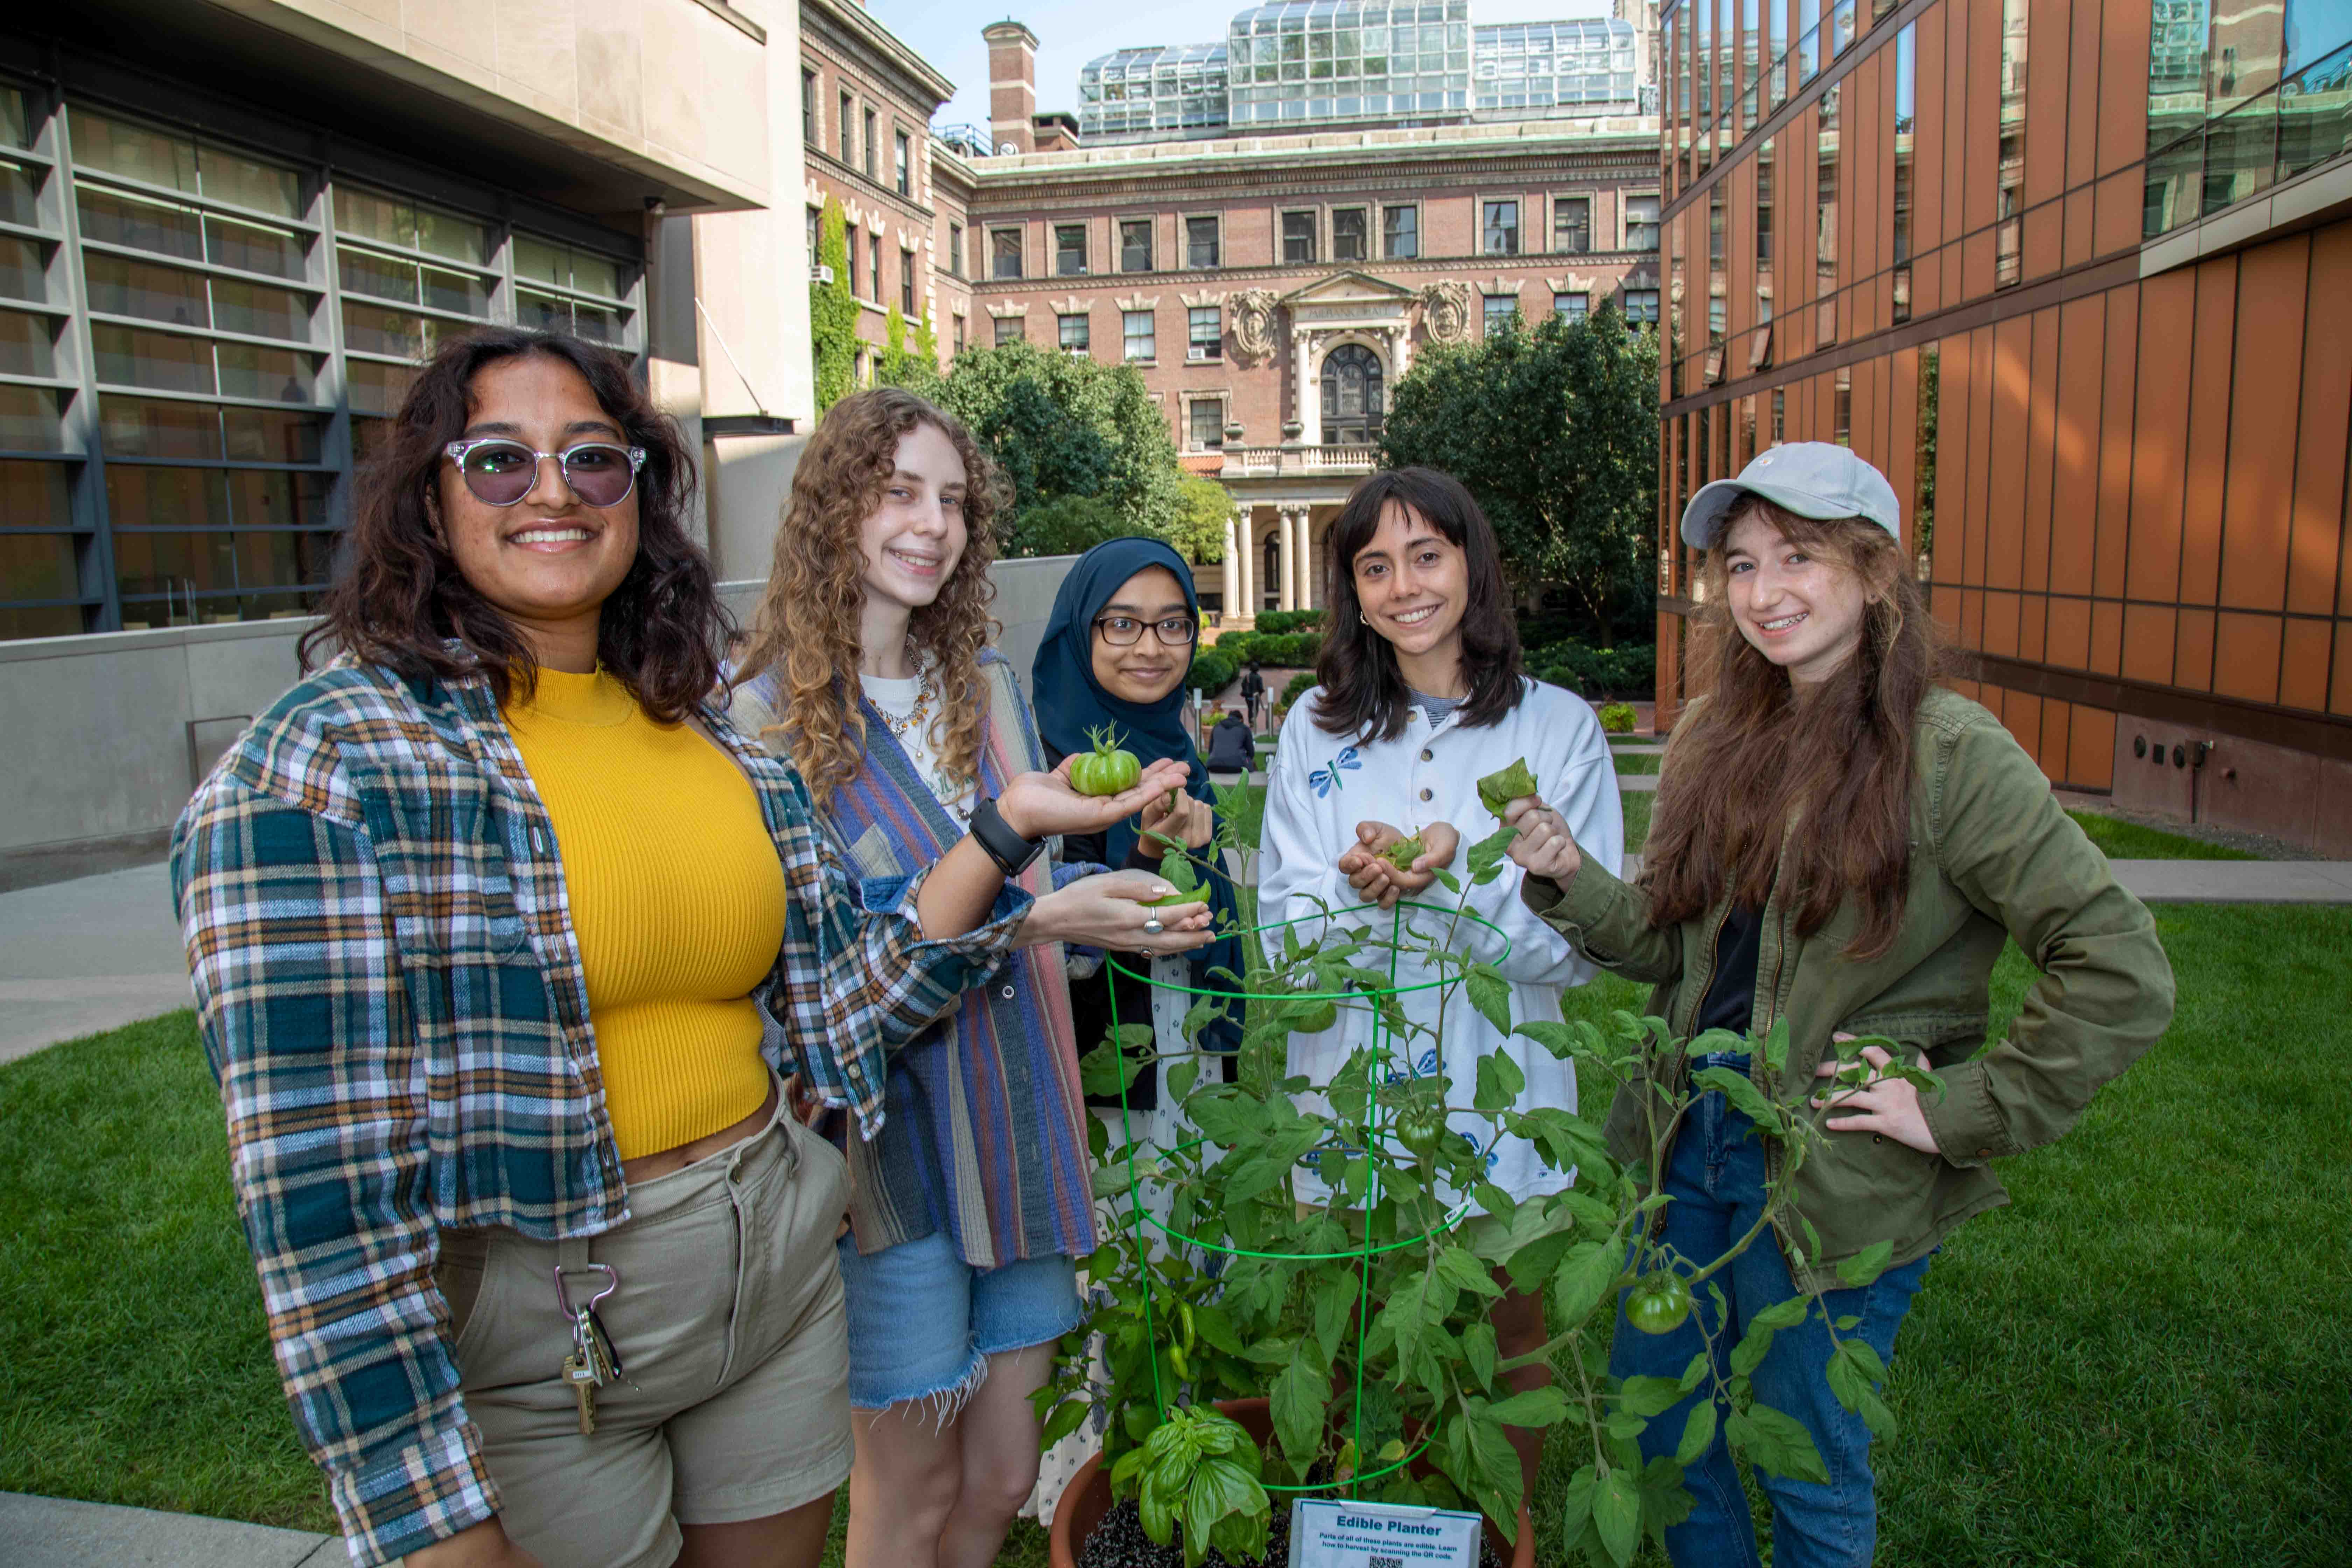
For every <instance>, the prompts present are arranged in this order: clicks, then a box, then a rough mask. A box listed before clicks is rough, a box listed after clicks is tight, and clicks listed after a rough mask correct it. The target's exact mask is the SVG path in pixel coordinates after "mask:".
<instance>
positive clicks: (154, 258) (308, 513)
mask: <svg viewBox="0 0 2352 1568" xmlns="http://www.w3.org/2000/svg"><path fill="white" fill-rule="evenodd" d="M625 243H626V242H625V241H616V250H615V252H613V253H606V252H601V251H597V250H593V249H590V248H587V247H582V246H580V245H578V244H575V243H570V242H567V241H566V240H564V239H562V238H560V237H555V236H552V235H540V234H532V233H530V232H527V231H525V230H521V229H518V228H514V227H510V226H508V225H506V224H504V223H502V222H500V221H499V220H498V219H496V218H495V217H493V216H488V214H472V215H468V214H463V213H458V212H454V211H449V210H445V209H442V208H438V207H436V206H433V205H426V204H424V203H420V202H417V201H415V200H413V199H411V198H409V197H407V196H405V195H401V194H399V193H397V192H394V191H390V190H384V189H379V188H375V187H373V186H368V185H362V184H355V183H350V182H346V181H343V180H341V179H339V178H331V177H330V175H329V174H328V172H327V170H326V169H325V168H324V167H322V166H320V165H315V164H305V163H291V162H288V161H285V160H282V159H276V158H270V157H266V156H261V155H258V154H257V153H248V152H247V151H245V150H244V149H242V148H239V147H236V146H232V145H229V144H227V143H226V142H221V141H216V140H215V139H213V138H210V137H205V136H199V135H197V134H195V133H194V132H192V131H189V130H185V129H182V128H179V127H176V126H173V125H170V124H167V123H163V122H160V121H148V120H145V119H142V118H140V117H136V116H132V115H127V114H122V113H120V112H117V111H115V110H111V109H101V108H99V107H96V106H92V105H88V104H81V103H74V104H69V105H66V106H62V107H60V106H58V105H56V104H54V103H51V102H48V101H47V100H44V99H43V98H42V97H40V96H39V95H38V92H37V89H31V88H28V87H17V86H13V85H10V84H7V83H5V82H0V495H5V510H0V637H48V636H68V635H73V634H78V633H81V632H88V631H102V630H111V629H116V628H118V627H119V628H124V629H137V628H141V627H145V626H171V625H189V624H195V623H200V622H210V621H231V620H253V619H262V618H267V617H271V616H296V615H300V614H303V613H304V612H305V611H306V610H307V609H309V608H310V606H311V605H313V604H314V603H315V601H316V598H317V596H318V595H319V593H320V591H321V590H323V589H324V588H325V586H326V585H327V584H328V582H329V581H330V579H331V575H332V568H333V556H334V550H335V542H336V539H337V536H338V533H339V531H340V530H341V526H342V525H343V522H344V521H345V515H346V513H347V511H348V508H349V500H350V498H349V490H350V484H351V477H352V469H353V466H354V462H355V459H359V458H365V457H366V456H367V455H368V453H369V452H370V451H371V450H372V449H373V447H374V446H375V445H376V443H377V439H378V435H379V433H380V431H381V430H382V428H383V424H384V421H385V419H386V418H387V417H388V416H390V415H391V413H392V412H393V411H394V408H395V407H396V406H397V405H398V402H399V399H400V397H401V396H402V395H403V394H404V392H405V390H406V387H407V383H408V379H409V377H410V376H411V375H412V374H413V365H414V362H415V360H416V359H417V358H418V357H420V356H422V355H425V354H428V353H432V352H433V351H434V349H435V348H436V346H437V345H438V344H439V343H440V342H441V341H442V340H443V339H444V338H445V337H446V336H448V335H449V334H451V333H453V332H458V331H464V330H466V329H467V328H468V327H471V326H474V325H477V324H479V323H482V322H486V321H520V322H522V323H524V324H526V325H530V326H539V327H549V328H552V329H555V330H559V331H572V332H576V333H578V334H579V335H581V336H583V337H586V338H592V339H593V340H595V341H598V342H605V343H608V344H611V345H613V346H615V347H617V348H620V349H621V350H622V351H623V352H625V353H635V350H636V348H637V346H638V344H639V343H640V342H641V341H642V338H641V332H640V326H639V323H638V321H637V319H636V318H637V311H638V309H639V301H640V293H639V289H640V285H639V282H638V276H637V275H638V262H637V260H636V258H634V257H631V256H627V255H624V254H619V253H618V251H617V246H618V245H625Z"/></svg>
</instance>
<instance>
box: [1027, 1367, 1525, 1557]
mask: <svg viewBox="0 0 2352 1568" xmlns="http://www.w3.org/2000/svg"><path fill="white" fill-rule="evenodd" d="M1217 1410H1218V1412H1219V1413H1220V1414H1222V1415H1230V1416H1232V1417H1233V1418H1234V1420H1236V1421H1238V1422H1240V1423H1241V1424H1242V1425H1243V1426H1244V1427H1246V1428H1247V1429H1248V1431H1249V1435H1250V1436H1252V1437H1254V1438H1255V1439H1256V1440H1257V1442H1258V1444H1259V1446H1260V1447H1264V1446H1265V1444H1266V1443H1268V1442H1269V1441H1271V1440H1272V1439H1273V1436H1274V1416H1273V1414H1272V1413H1271V1411H1269V1409H1268V1408H1267V1403H1266V1401H1265V1400H1263V1399H1221V1400H1219V1401H1217ZM1285 1498H1286V1494H1283V1493H1276V1500H1275V1505H1274V1506H1275V1507H1276V1508H1287V1507H1288V1506H1289V1504H1288V1502H1287V1501H1286V1500H1285ZM1110 1504H1111V1496H1110V1473H1109V1471H1108V1468H1106V1467H1105V1466H1104V1464H1103V1457H1102V1456H1101V1455H1100V1454H1097V1455H1096V1456H1095V1457H1094V1458H1091V1459H1088V1460H1087V1462H1086V1463H1085V1464H1084V1465H1082V1466H1080V1467H1079V1468H1078V1473H1077V1474H1076V1475H1075V1476H1072V1477H1071V1478H1070V1484H1069V1486H1068V1487H1067V1488H1066V1489H1065V1490H1064V1491H1063V1493H1062V1500H1061V1502H1060V1504H1059V1505H1058V1506H1056V1507H1055V1510H1054V1530H1053V1534H1052V1537H1051V1540H1050V1546H1051V1549H1052V1559H1051V1561H1052V1563H1053V1568H1078V1553H1079V1552H1081V1551H1083V1550H1084V1549H1085V1547H1086V1544H1087V1537H1088V1536H1090V1535H1092V1534H1094V1532H1095V1526H1097V1525H1098V1524H1100V1523H1101V1522H1102V1521H1103V1515H1105V1514H1107V1513H1108V1512H1109V1511H1110ZM1514 1533H1515V1532H1513V1531H1506V1530H1504V1529H1503V1528H1502V1527H1501V1526H1500V1525H1498V1524H1496V1522H1495V1521H1493V1520H1491V1519H1490V1520H1488V1521H1486V1537H1487V1539H1488V1540H1490V1541H1493V1542H1496V1545H1497V1550H1498V1552H1499V1554H1500V1555H1502V1556H1503V1558H1504V1561H1506V1562H1507V1563H1509V1564H1510V1565H1511V1568H1535V1562H1536V1532H1535V1531H1534V1530H1533V1529H1532V1528H1531V1521H1529V1519H1528V1510H1526V1509H1525V1508H1521V1509H1520V1510H1519V1528H1518V1530H1517V1531H1516V1534H1517V1540H1516V1541H1515V1542H1512V1548H1511V1550H1510V1551H1508V1552H1500V1544H1501V1542H1504V1541H1507V1540H1509V1539H1510V1538H1511V1536H1512V1535H1513V1534H1514Z"/></svg>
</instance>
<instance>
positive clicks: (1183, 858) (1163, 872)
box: [1160, 849, 1201, 893]
mask: <svg viewBox="0 0 2352 1568" xmlns="http://www.w3.org/2000/svg"><path fill="white" fill-rule="evenodd" d="M1160 880H1161V881H1163V882H1165V883H1167V884H1168V885H1169V886H1170V887H1171V888H1173V889H1176V890H1177V891H1178V892H1180V893H1189V892H1192V890H1193V889H1196V888H1198V887H1199V886H1200V885H1201V879H1200V875H1199V873H1197V872H1195V871H1194V870H1193V869H1192V857H1191V856H1190V855H1188V854H1186V853H1185V852H1184V851H1183V850H1181V849H1171V850H1170V851H1168V853H1167V854H1165V855H1162V856H1161V857H1160Z"/></svg>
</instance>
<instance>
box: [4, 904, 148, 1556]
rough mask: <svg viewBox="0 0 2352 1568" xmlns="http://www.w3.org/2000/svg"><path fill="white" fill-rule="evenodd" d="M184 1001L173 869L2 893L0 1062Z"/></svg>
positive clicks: (115, 1025)
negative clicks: (175, 914) (173, 895)
mask: <svg viewBox="0 0 2352 1568" xmlns="http://www.w3.org/2000/svg"><path fill="white" fill-rule="evenodd" d="M190 1000H191V998H190V995H189V992H188V962H187V958H186V954H185V952H184V949H183V948H182V946H181V943H180V928H179V922H178V921H177V920H176V919H175V918H174V917H173V913H172V878H171V872H170V869H169V868H167V867H163V866H160V865H158V866H139V867H134V868H131V870H128V871H110V872H108V873H107V874H106V875H104V876H102V877H84V878H82V879H79V880H78V881H72V882H52V883H50V884H49V885H48V886H47V887H43V888H24V889H18V890H17V891H15V892H9V893H0V1062H5V1061H13V1060H15V1059H16V1058H18V1057H21V1056H24V1055H25V1054H26V1053H27V1052H30V1051H37V1050H38V1049H40V1048H41V1047H43V1046H46V1045H49V1044H52V1043H54V1042H55V1041H58V1040H70V1039H74V1038H77V1037H79V1036H82V1035H93V1034H96V1033H98V1032H99V1031H100V1030H101V1029H116V1028H120V1027H121V1026H123V1025H125V1024H131V1023H136V1022H137V1021H138V1020H139V1019H142V1018H152V1017H153V1016H156V1015H157V1014H159V1013H169V1012H171V1011H173V1009H174V1008H178V1007H185V1006H187V1005H189V1004H190ZM13 1561H15V1560H14V1559H13V1558H10V1557H9V1556H8V1555H7V1554H6V1553H5V1552H0V1562H13Z"/></svg>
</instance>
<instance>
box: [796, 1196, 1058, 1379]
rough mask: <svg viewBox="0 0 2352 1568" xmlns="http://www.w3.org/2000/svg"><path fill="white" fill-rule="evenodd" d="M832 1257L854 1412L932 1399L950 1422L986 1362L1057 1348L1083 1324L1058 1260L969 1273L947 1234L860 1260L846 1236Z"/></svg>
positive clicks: (1055, 1256)
mask: <svg viewBox="0 0 2352 1568" xmlns="http://www.w3.org/2000/svg"><path fill="white" fill-rule="evenodd" d="M835 1251H836V1252H837V1253H838V1254H839V1256H840V1258H841V1284H842V1290H843V1293H844V1296H845V1300H846V1301H847V1303H848V1308H849V1403H850V1406H851V1408H853V1409H856V1410H882V1409H887V1407H889V1406H890V1405H903V1404H908V1403H910V1402H912V1401H915V1400H920V1399H936V1400H939V1401H940V1410H941V1414H942V1415H953V1414H954V1413H955V1411H956V1410H958V1409H960V1408H961V1406H962V1405H963V1403H964V1401H965V1400H967V1399H969V1398H971V1394H972V1391H973V1390H975V1389H977V1388H978V1387H979V1386H980V1384H981V1380H982V1378H984V1377H986V1376H987V1374H988V1358H989V1357H990V1356H992V1355H996V1354H999V1353H1001V1352H1005V1351H1017V1350H1024V1349H1026V1348H1027V1347H1028V1346H1030V1345H1042V1344H1045V1343H1046V1342H1050V1341H1053V1340H1058V1339H1060V1338H1061V1337H1062V1336H1063V1335H1064V1334H1066V1333H1068V1332H1069V1331H1071V1330H1072V1329H1075V1328H1076V1327H1077V1326H1078V1323H1079V1321H1080V1319H1081V1318H1082V1317H1083V1316H1084V1313H1083V1311H1082V1310H1081V1308H1080V1305H1079V1302H1078V1274H1077V1265H1076V1263H1075V1262H1073V1261H1072V1260H1071V1259H1070V1258H1066V1257H1065V1256H1063V1255H1062V1254H1060V1253H1053V1254H1049V1255H1048V1256H1046V1257H1044V1258H1024V1259H1023V1260H1022V1261H1020V1262H1018V1263H1008V1264H1006V1265H1005V1266H1004V1267H1003V1268H973V1267H972V1266H971V1264H969V1263H966V1262H965V1261H964V1260H963V1259H962V1258H959V1257H957V1256H956V1249H955V1242H954V1240H953V1238H951V1237H950V1236H949V1235H948V1234H947V1233H946V1232H945V1231H934V1232H932V1233H931V1234H930V1235H929V1236H926V1237H921V1238H920V1239H919V1240H915V1241H905V1242H900V1243H899V1244H898V1246H896V1247H885V1248H883V1249H882V1250H881V1251H879V1252H877V1253H872V1254H869V1255H867V1256H865V1257H860V1256H859V1255H858V1251H857V1245H856V1241H855V1239H853V1238H852V1237H842V1238H841V1239H840V1241H839V1242H837V1243H835Z"/></svg>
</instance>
